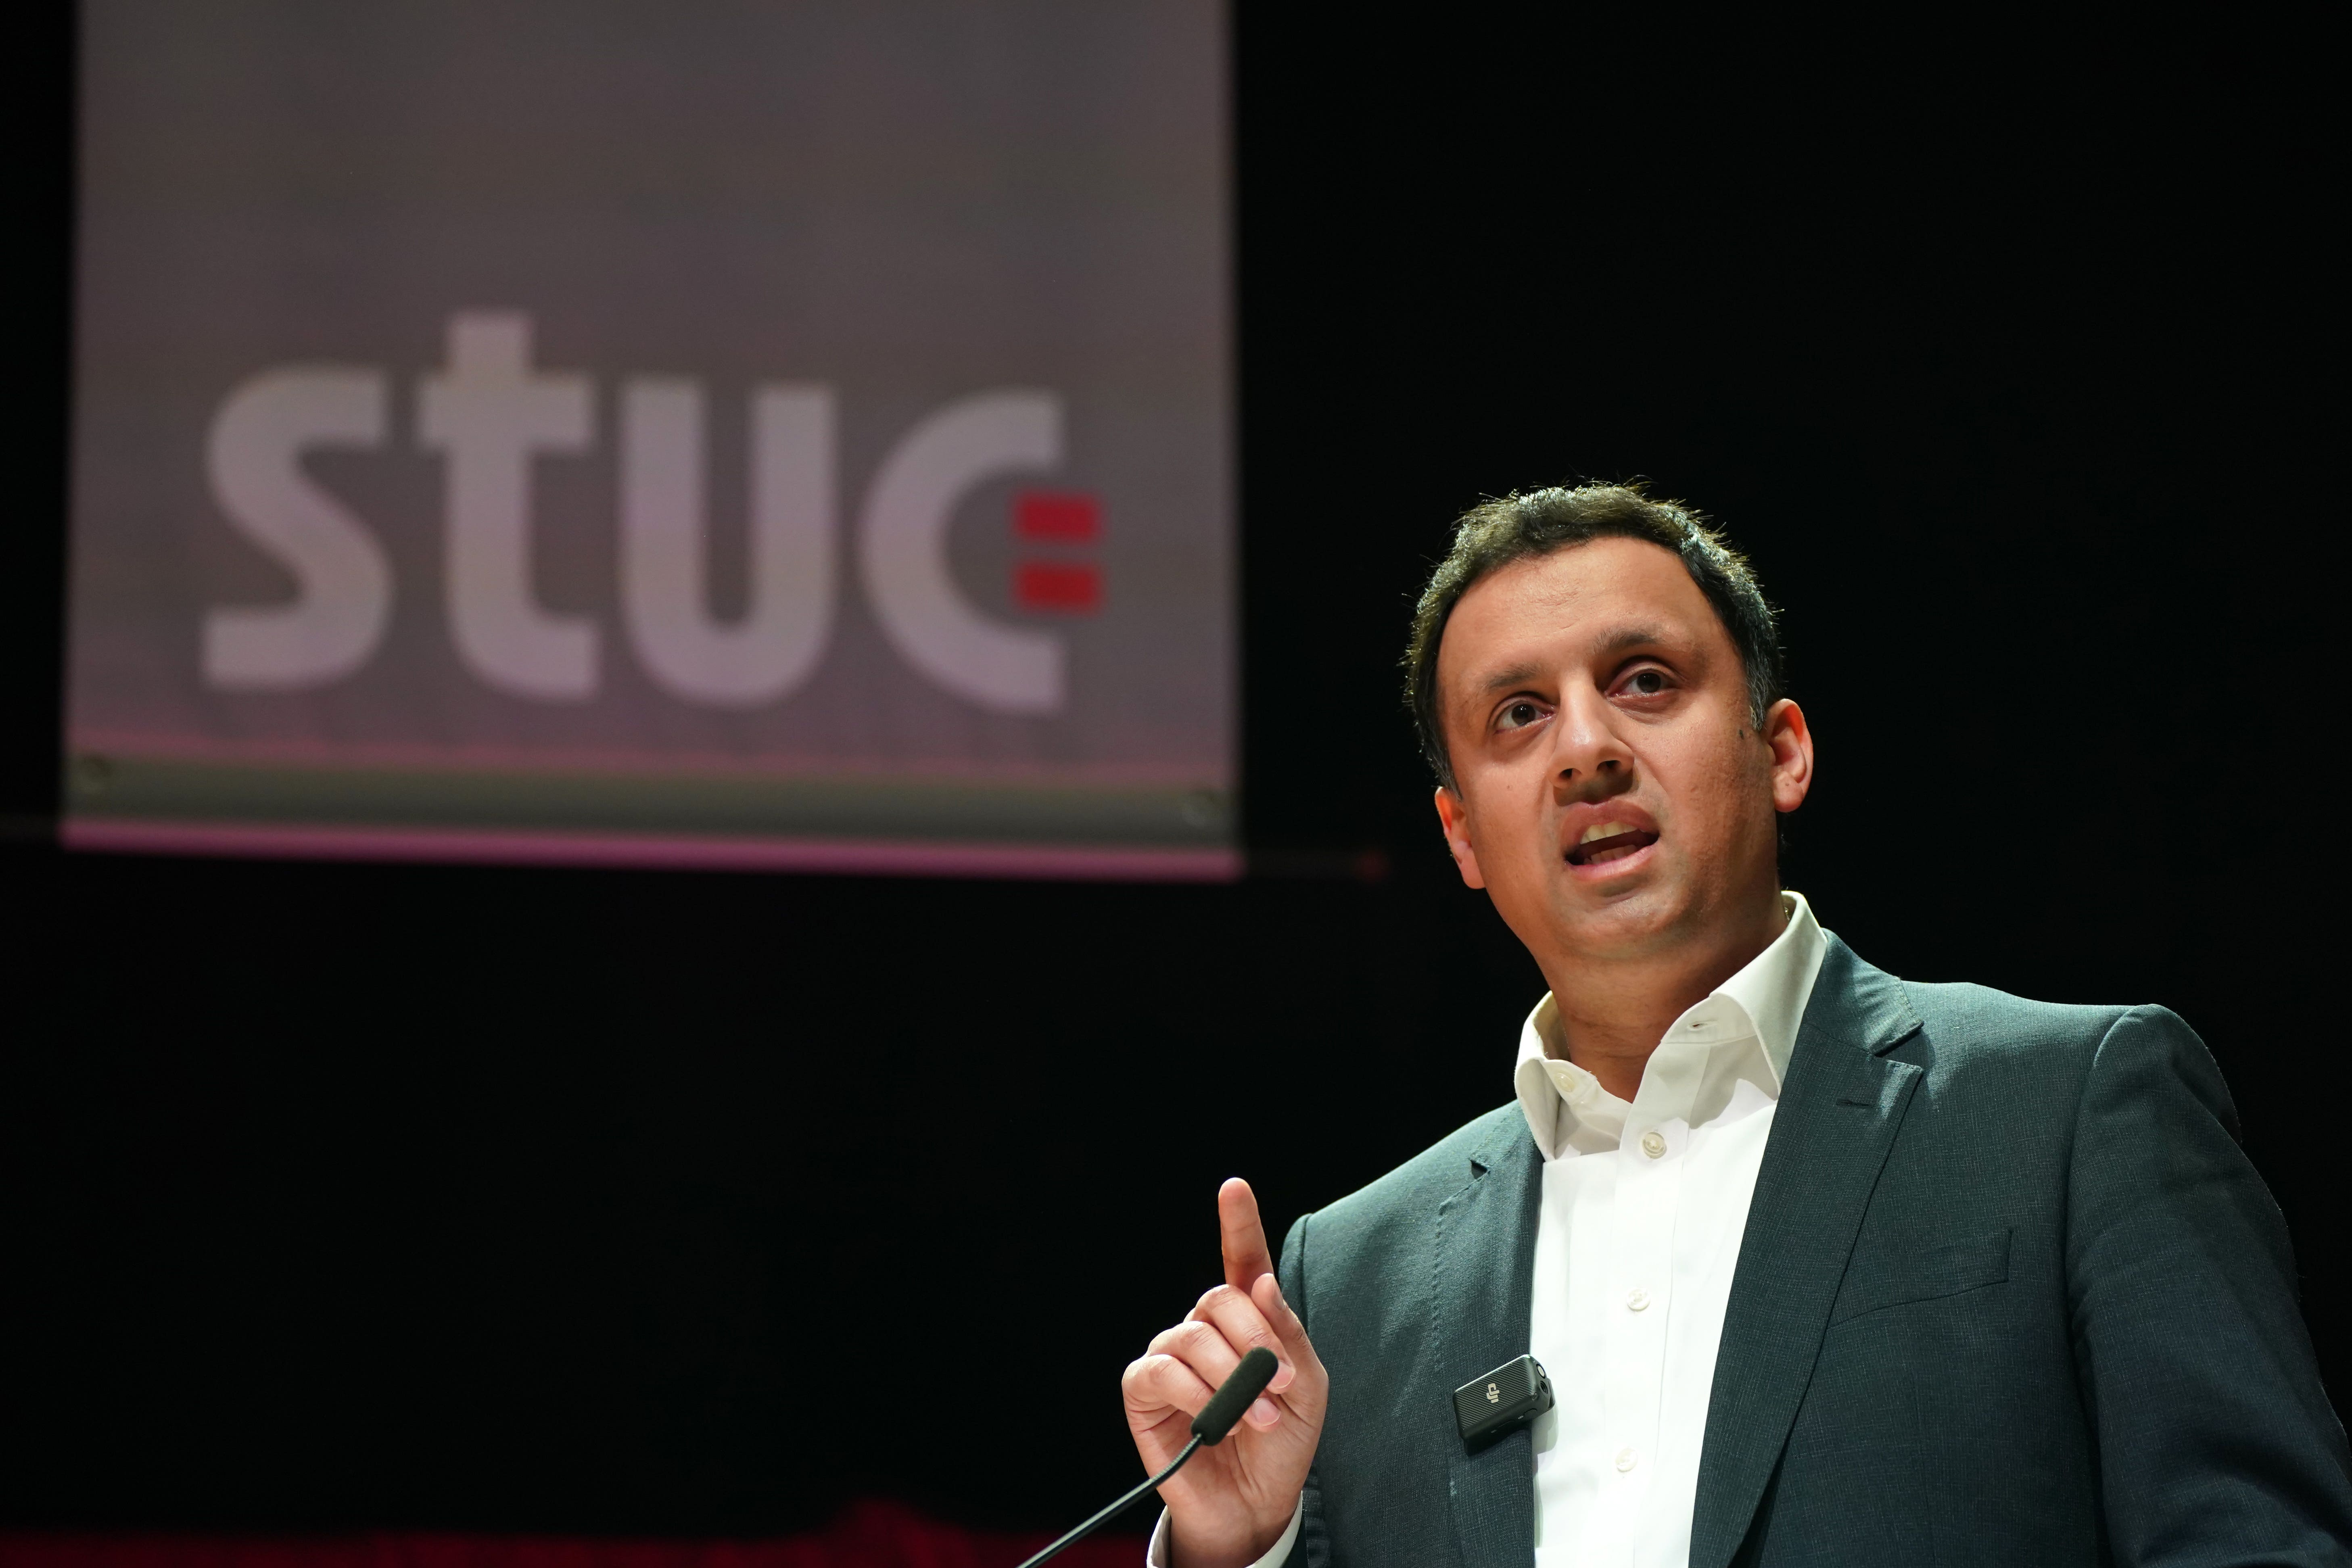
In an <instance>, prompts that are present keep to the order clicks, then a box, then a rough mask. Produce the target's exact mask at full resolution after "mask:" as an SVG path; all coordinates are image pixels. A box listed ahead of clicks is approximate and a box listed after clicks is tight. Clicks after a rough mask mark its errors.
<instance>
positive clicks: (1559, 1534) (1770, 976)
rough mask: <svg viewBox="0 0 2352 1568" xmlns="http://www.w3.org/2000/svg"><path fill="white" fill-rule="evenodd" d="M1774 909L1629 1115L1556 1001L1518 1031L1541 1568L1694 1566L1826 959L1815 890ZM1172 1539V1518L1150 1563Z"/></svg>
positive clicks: (1279, 1556)
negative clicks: (1742, 1298) (1774, 922)
mask: <svg viewBox="0 0 2352 1568" xmlns="http://www.w3.org/2000/svg"><path fill="white" fill-rule="evenodd" d="M1781 900H1782V906H1783V909H1784V910H1785V911H1786V915H1787V922H1788V923H1787V924H1786V925H1785V926H1784V927H1783V928H1782V930H1781V932H1780V935H1779V936H1778V937H1776V938H1774V939H1773V941H1772V942H1771V945H1769V947H1767V948H1765V950H1764V951H1763V952H1760V953H1759V954H1757V955H1756V957H1755V959H1754V960H1752V961H1751V962H1750V963H1748V966H1747V967H1746V968H1744V969H1742V970H1740V971H1739V973H1737V974H1735V975H1733V976H1732V977H1731V978H1730V979H1728V980H1727V981H1725V982H1724V983H1723V984H1722V985H1721V986H1719V987H1717V990H1716V991H1715V992H1714V993H1713V994H1711V995H1709V996H1707V997H1706V999H1705V1000H1703V1001H1701V1002H1698V1003H1696V1004H1695V1005H1693V1006H1691V1007H1690V1008H1689V1009H1688V1010H1687V1011H1685V1013H1684V1014H1683V1016H1681V1017H1679V1018H1676V1019H1675V1021H1674V1023H1673V1025H1672V1026H1669V1027H1668V1029H1667V1030H1666V1034H1665V1037H1664V1039H1662V1040H1661V1041H1659V1043H1658V1048H1657V1049H1656V1050H1655V1051H1654V1052H1652V1053H1651V1056H1650V1059H1649V1062H1648V1064H1647V1065H1646V1066H1644V1067H1643V1069H1642V1082H1641V1086H1640V1088H1639V1089H1636V1090H1635V1091H1634V1094H1633V1103H1632V1104H1630V1105H1629V1104H1627V1103H1626V1102H1625V1101H1624V1100H1620V1099H1618V1098H1617V1097H1616V1096H1615V1095H1613V1094H1611V1093H1610V1092H1609V1091H1608V1090H1607V1089H1602V1088H1601V1083H1600V1080H1599V1079H1595V1078H1594V1077H1593V1076H1592V1075H1591V1073H1589V1072H1587V1071H1585V1070H1584V1069H1583V1068H1580V1067H1578V1066H1576V1065H1575V1064H1574V1063H1572V1062H1570V1061H1569V1060H1568V1047H1567V1041H1566V1039H1565V1038H1564V1037H1562V1036H1561V1034H1560V1028H1559V1012H1558V1010H1557V1009H1556V1008H1555V1007H1554V1005H1553V1003H1552V998H1551V997H1550V996H1549V994H1547V995H1546V996H1545V997H1544V999H1543V1000H1542V1001H1541V1002H1538V1003H1537V1004H1536V1009H1535V1011H1534V1012H1533V1013H1531V1014H1529V1015H1528V1021H1527V1024H1526V1026H1524V1027H1523V1028H1522V1029H1521V1030H1520V1033H1519V1057H1518V1065H1517V1069H1516V1071H1515V1073H1514V1076H1513V1085H1514V1087H1515V1088H1516V1089H1517V1093H1518V1100H1519V1107H1520V1109H1521V1110H1524V1111H1525V1112H1526V1113H1527V1119H1528V1134H1529V1135H1530V1136H1531V1137H1533V1138H1534V1139H1535V1141H1536V1147H1537V1148H1538V1150H1540V1151H1541V1152H1542V1154H1543V1157H1544V1170H1543V1201H1542V1205H1541V1207H1540V1208H1539V1209H1538V1214H1537V1218H1536V1258H1535V1291H1534V1300H1533V1303H1532V1306H1531V1309H1530V1312H1529V1322H1528V1349H1529V1351H1530V1352H1531V1353H1532V1354H1533V1355H1534V1356H1535V1358H1536V1360H1538V1362H1541V1363H1543V1366H1544V1370H1545V1371H1546V1372H1548V1373H1549V1374H1550V1376H1551V1385H1552V1392H1553V1396H1554V1400H1555V1404H1554V1405H1553V1408H1552V1410H1551V1413H1550V1414H1549V1415H1545V1416H1543V1417H1541V1418H1540V1419H1538V1421H1537V1423H1536V1427H1535V1434H1534V1436H1535V1450H1536V1483H1535V1484H1536V1568H1589V1565H1591V1564H1608V1565H1610V1568H1687V1565H1688V1563H1689V1561H1690V1539H1691V1513H1692V1510H1693V1509H1694V1508H1695V1507H1696V1504H1697V1500H1698V1462H1699V1449H1700V1446H1701V1444H1702V1443H1703V1442H1704V1440H1705V1438H1706V1409H1707V1399H1708V1395H1709V1394H1710V1393H1711V1392H1712V1390H1713V1387H1714V1384H1715V1355H1716V1349H1717V1345H1718V1344H1719V1343H1720V1342H1721V1341H1722V1338H1723V1318H1724V1312H1725V1310H1726V1309H1727V1307H1728V1305H1729V1304H1730V1300H1731V1277H1732V1272H1733V1270H1734V1269H1735V1268H1737V1267H1738V1262H1739V1238H1740V1236H1741V1234H1742V1232H1743V1231H1744V1230H1745V1228H1746V1226H1747V1223H1748V1200H1749V1199H1750V1198H1752V1197H1753V1196H1754V1195H1755V1193H1756V1173H1757V1172H1758V1170H1759V1168H1761V1166H1762V1164H1763V1162H1764V1141H1765V1138H1766V1137H1767V1136H1768V1135H1769V1133H1770V1131H1771V1130H1772V1111H1773V1109H1774V1107H1775V1106H1776V1105H1777V1104H1778V1102H1779V1100H1780V1084H1781V1080H1782V1079H1784V1078H1785V1077H1786V1076H1787V1073H1788V1070H1789V1056H1790V1052H1791V1051H1792V1050H1793V1049H1794V1048H1795V1047H1796V1043H1797V1026H1798V1025H1799V1024H1800V1023H1801V1021H1802V1020H1803V1018H1804V1016H1805V1004H1806V1002H1807V1001H1808V1000H1809V999H1811V995H1812V992H1813V981H1814V978H1815V977H1816V976H1817V975H1819V974H1820V973H1821V969H1822V958H1823V957H1824V956H1826V954H1827V953H1828V951H1829V942H1828V939H1827V938H1825V937H1824V936H1822V928H1821V927H1820V926H1819V925H1818V924H1816V923H1815V922H1814V920H1813V912H1812V910H1811V908H1810V907H1809V906H1808V905H1807V904H1806V902H1805V900H1804V897H1803V895H1801V894H1799V893H1783V894H1782V895H1781ZM1298 1526H1299V1520H1298V1517H1297V1515H1296V1514H1294V1515H1293V1516H1292V1518H1291V1521H1290V1528H1289V1529H1288V1530H1287V1531H1285V1532H1284V1534H1283V1537H1282V1539H1281V1541H1279V1542H1276V1545H1275V1548H1274V1550H1273V1551H1271V1552H1267V1553H1266V1554H1265V1557H1263V1558H1261V1559H1260V1560H1259V1563H1258V1568H1280V1565H1281V1564H1282V1563H1283V1562H1284V1561H1285V1560H1286V1558H1287V1557H1288V1556H1289V1555H1290V1550H1291V1548H1292V1546H1293V1545H1294V1544H1295V1543H1296V1542H1297V1539H1298ZM1167 1536H1168V1521H1167V1515H1166V1514H1164V1513H1163V1514H1162V1515H1161V1516H1160V1527H1159V1528H1158V1529H1157V1530H1155V1531H1152V1536H1151V1547H1150V1558H1149V1560H1150V1564H1151V1568H1166V1565H1167V1562H1168V1543H1167Z"/></svg>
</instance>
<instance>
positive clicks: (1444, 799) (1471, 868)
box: [1437, 785, 1486, 888]
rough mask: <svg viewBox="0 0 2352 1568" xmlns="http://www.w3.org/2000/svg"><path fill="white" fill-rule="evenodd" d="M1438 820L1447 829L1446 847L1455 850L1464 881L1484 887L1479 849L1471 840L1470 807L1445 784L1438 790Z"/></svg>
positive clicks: (1456, 862)
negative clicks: (1480, 871) (1480, 873)
mask: <svg viewBox="0 0 2352 1568" xmlns="http://www.w3.org/2000/svg"><path fill="white" fill-rule="evenodd" d="M1437 820H1438V822H1439V824H1440V825H1442V826H1444V829H1445V847H1446V848H1448V849H1450V850H1452V851H1453V852H1454V865H1455V866H1456V867H1458V868H1460V869H1461V872H1462V880H1463V882H1464V883H1465V884H1466V885H1467V886H1469V887H1473V888H1484V887H1485V886H1486V878H1484V877H1482V876H1480V875H1479V874H1478V851H1477V848H1476V847H1475V846H1474V845H1472V843H1471V842H1470V808H1469V806H1468V805H1465V804H1464V803H1463V800H1462V797H1461V796H1460V795H1456V794H1454V792H1453V791H1452V790H1450V789H1447V788H1445V787H1444V786H1443V785H1440V786H1439V788H1438V791H1437Z"/></svg>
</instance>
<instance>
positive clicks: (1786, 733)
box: [1764, 697, 1813, 812]
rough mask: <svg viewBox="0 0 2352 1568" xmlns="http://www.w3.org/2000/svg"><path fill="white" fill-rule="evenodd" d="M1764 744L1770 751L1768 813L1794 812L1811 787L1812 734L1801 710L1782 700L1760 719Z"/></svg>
mask: <svg viewBox="0 0 2352 1568" xmlns="http://www.w3.org/2000/svg"><path fill="white" fill-rule="evenodd" d="M1764 743H1765V744H1766V745H1767V746H1769V747H1770V748H1771V749H1772V809H1773V810H1775V811H1780V812H1790V811H1794V810H1796V809H1797V807H1799V806H1801V805H1804V804H1805V796H1806V795H1807V794H1808V793H1810V792H1811V789H1812V787H1813V731H1812V730H1811V727H1810V726H1808V725H1807V724H1806V722H1805V710H1803V709H1801V708H1800V707H1798V706H1797V705H1796V704H1795V703H1794V702H1792V701H1790V700H1789V699H1788V698H1786V697H1783V698H1782V699H1780V701H1778V702H1775V703H1774V704H1772V706H1771V708H1770V710H1769V711H1767V712H1766V713H1765V715H1764Z"/></svg>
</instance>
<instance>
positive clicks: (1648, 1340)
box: [1602, 1119, 1690, 1563]
mask: <svg viewBox="0 0 2352 1568" xmlns="http://www.w3.org/2000/svg"><path fill="white" fill-rule="evenodd" d="M1689 1148H1690V1129H1689V1127H1688V1125H1687V1124H1686V1123H1685V1122H1684V1121H1680V1120H1679V1119H1677V1120H1675V1121H1667V1122H1664V1123H1662V1124H1656V1125H1651V1126H1643V1124H1642V1123H1641V1121H1639V1120H1635V1121H1629V1122H1628V1123H1627V1125H1626V1128H1625V1133H1624V1138H1623V1141H1622V1143H1621V1144H1620V1153H1619V1170H1618V1177H1617V1193H1616V1202H1615V1205H1614V1209H1615V1213H1614V1215H1613V1219H1614V1224H1613V1225H1612V1227H1611V1228H1612V1237H1611V1245H1610V1258H1609V1295H1608V1301H1607V1314H1608V1331H1607V1335H1608V1343H1609V1354H1608V1356H1607V1358H1606V1360H1605V1361H1604V1363H1603V1365H1604V1366H1605V1367H1606V1368H1607V1372H1606V1374H1605V1384H1606V1393H1605V1394H1604V1396H1603V1415H1602V1419H1603V1421H1604V1423H1605V1426H1604V1428H1603V1430H1604V1431H1605V1432H1606V1434H1607V1436H1606V1439H1605V1442H1606V1445H1607V1459H1606V1463H1607V1465H1608V1467H1609V1469H1608V1471H1607V1473H1606V1474H1605V1475H1604V1477H1603V1485H1602V1495H1603V1497H1605V1498H1606V1499H1608V1501H1609V1506H1608V1508H1607V1509H1606V1510H1605V1512H1606V1514H1607V1516H1608V1517H1609V1519H1610V1521H1611V1528H1610V1529H1609V1530H1608V1531H1607V1532H1606V1533H1607V1540H1608V1547H1607V1549H1606V1557H1607V1560H1608V1561H1612V1562H1620V1563H1627V1562H1631V1561H1632V1560H1633V1553H1634V1551H1635V1548H1636V1547H1637V1545H1638V1525H1639V1521H1640V1520H1641V1518H1642V1508H1643V1499H1644V1498H1645V1497H1646V1495H1647V1494H1648V1492H1649V1489H1650V1478H1651V1476H1652V1475H1653V1473H1654V1470H1655V1468H1656V1466H1655V1459H1656V1456H1657V1450H1658V1426H1659V1402H1660V1399H1661V1397H1662V1396H1663V1394H1664V1387H1665V1375H1666V1319H1667V1314H1668V1312H1669V1310H1671V1308H1672V1306H1673V1300H1674V1237H1675V1219H1676V1217H1677V1215H1678V1214H1679V1212H1680V1209H1681V1203H1682V1183H1683V1168H1684V1165H1685V1155H1686V1154H1687V1153H1688V1152H1689Z"/></svg>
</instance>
